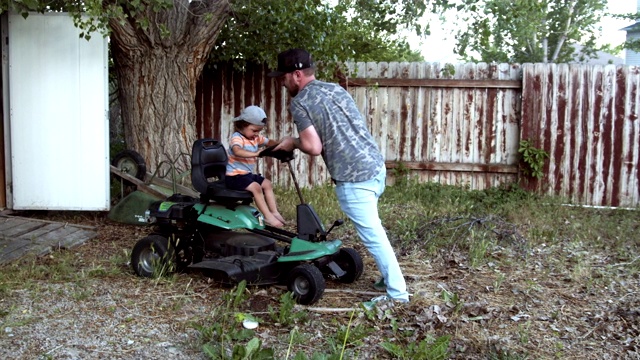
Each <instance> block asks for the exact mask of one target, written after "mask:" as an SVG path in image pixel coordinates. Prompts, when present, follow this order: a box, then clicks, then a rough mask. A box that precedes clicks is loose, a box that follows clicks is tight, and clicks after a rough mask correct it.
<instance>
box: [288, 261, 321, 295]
mask: <svg viewBox="0 0 640 360" xmlns="http://www.w3.org/2000/svg"><path fill="white" fill-rule="evenodd" d="M287 287H288V289H289V291H291V292H292V293H293V297H294V298H295V299H296V302H297V303H298V304H302V305H310V304H313V303H315V302H316V301H318V300H320V298H321V297H322V294H324V288H325V282H324V277H323V276H322V272H321V271H320V270H319V269H318V268H317V267H316V266H314V265H311V264H302V265H298V266H296V267H295V268H293V270H292V271H291V274H290V275H289V278H288V282H287Z"/></svg>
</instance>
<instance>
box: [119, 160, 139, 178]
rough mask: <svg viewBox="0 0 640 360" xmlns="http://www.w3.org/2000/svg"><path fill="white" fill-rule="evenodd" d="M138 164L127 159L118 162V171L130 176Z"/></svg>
mask: <svg viewBox="0 0 640 360" xmlns="http://www.w3.org/2000/svg"><path fill="white" fill-rule="evenodd" d="M136 167H138V164H136V162H135V161H133V160H132V159H129V158H125V159H122V160H120V161H119V162H118V169H120V171H122V172H123V173H125V174H131V173H132V172H133V171H132V170H134V169H135V168H136Z"/></svg>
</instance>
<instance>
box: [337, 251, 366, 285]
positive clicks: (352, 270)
mask: <svg viewBox="0 0 640 360" xmlns="http://www.w3.org/2000/svg"><path fill="white" fill-rule="evenodd" d="M335 262H336V263H337V264H338V265H339V266H340V268H341V269H342V270H344V271H345V273H346V274H344V275H342V276H341V277H339V278H338V281H340V282H341V283H344V284H351V283H353V282H355V281H356V280H358V279H359V278H360V276H361V275H362V272H363V270H364V263H363V262H362V257H361V256H360V254H359V253H358V252H357V251H356V250H355V249H352V248H342V249H340V252H339V253H338V256H337V257H336V259H335Z"/></svg>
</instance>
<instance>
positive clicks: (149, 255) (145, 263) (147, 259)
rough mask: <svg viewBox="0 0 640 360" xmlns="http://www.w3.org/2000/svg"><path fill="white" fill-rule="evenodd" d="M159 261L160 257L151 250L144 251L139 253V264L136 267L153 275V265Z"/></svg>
mask: <svg viewBox="0 0 640 360" xmlns="http://www.w3.org/2000/svg"><path fill="white" fill-rule="evenodd" d="M159 260H160V256H158V254H156V253H155V252H154V251H153V250H152V249H149V248H147V249H145V250H144V251H142V252H141V253H140V262H139V263H138V266H139V267H140V268H141V269H142V270H144V271H145V272H147V273H153V271H154V268H155V266H154V264H157V263H158V261H159Z"/></svg>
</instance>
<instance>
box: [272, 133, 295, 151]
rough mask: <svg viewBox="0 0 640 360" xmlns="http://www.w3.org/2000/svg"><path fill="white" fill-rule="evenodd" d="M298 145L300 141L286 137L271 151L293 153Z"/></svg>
mask: <svg viewBox="0 0 640 360" xmlns="http://www.w3.org/2000/svg"><path fill="white" fill-rule="evenodd" d="M299 144H300V140H299V139H297V138H294V137H291V136H287V137H284V138H282V140H280V143H279V144H278V146H276V147H275V148H274V149H273V150H274V151H275V150H284V151H293V150H294V149H296V148H297V147H298V145H299Z"/></svg>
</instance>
